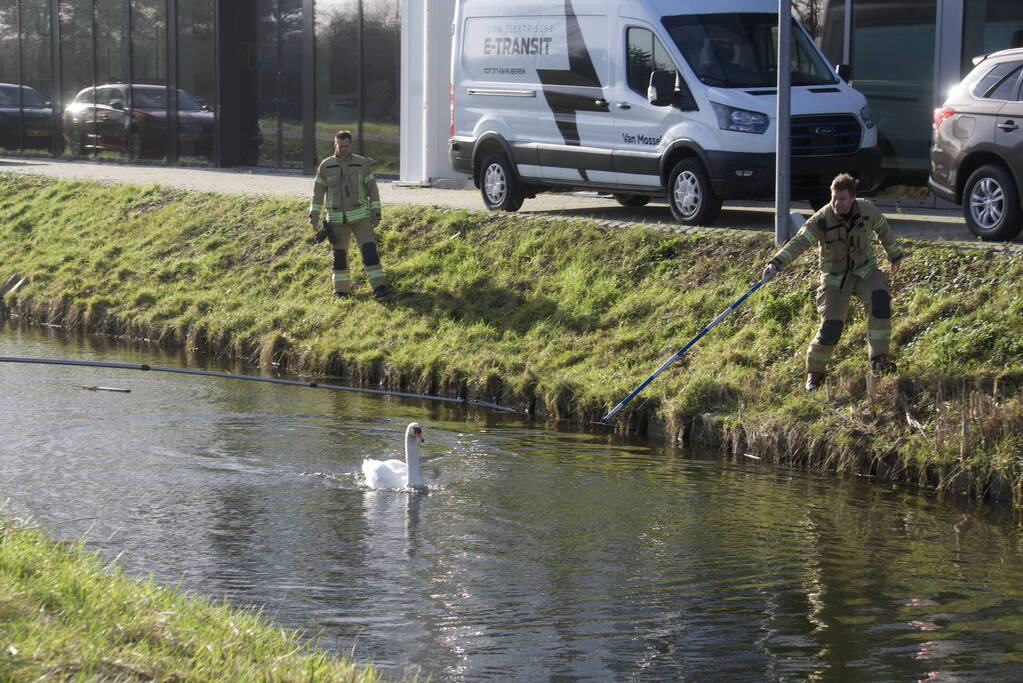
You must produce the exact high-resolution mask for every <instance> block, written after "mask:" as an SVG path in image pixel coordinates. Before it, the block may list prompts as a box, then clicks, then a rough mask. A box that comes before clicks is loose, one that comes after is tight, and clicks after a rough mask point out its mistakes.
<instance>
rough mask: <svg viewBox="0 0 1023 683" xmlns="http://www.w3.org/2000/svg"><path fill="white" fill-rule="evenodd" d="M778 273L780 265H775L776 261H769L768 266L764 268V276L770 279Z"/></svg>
mask: <svg viewBox="0 0 1023 683" xmlns="http://www.w3.org/2000/svg"><path fill="white" fill-rule="evenodd" d="M777 274H778V266H776V265H774V263H768V264H767V267H766V268H764V275H763V277H764V278H766V279H768V280H770V279H771V278H773V277H774V276H775V275H777Z"/></svg>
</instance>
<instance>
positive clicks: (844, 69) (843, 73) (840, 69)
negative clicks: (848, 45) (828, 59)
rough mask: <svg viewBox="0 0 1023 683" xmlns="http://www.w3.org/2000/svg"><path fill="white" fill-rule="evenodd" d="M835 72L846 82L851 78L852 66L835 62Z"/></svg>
mask: <svg viewBox="0 0 1023 683" xmlns="http://www.w3.org/2000/svg"><path fill="white" fill-rule="evenodd" d="M835 73H836V74H838V77H839V78H841V79H842V80H843V81H845V82H846V83H848V82H849V81H851V80H852V67H851V66H849V65H848V64H836V65H835Z"/></svg>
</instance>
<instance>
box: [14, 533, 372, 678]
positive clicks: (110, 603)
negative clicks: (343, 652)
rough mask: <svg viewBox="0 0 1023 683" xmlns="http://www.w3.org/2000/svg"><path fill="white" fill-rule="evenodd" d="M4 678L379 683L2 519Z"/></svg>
mask: <svg viewBox="0 0 1023 683" xmlns="http://www.w3.org/2000/svg"><path fill="white" fill-rule="evenodd" d="M0 648H2V650H0V679H2V680H4V681H29V680H82V681H84V680H89V681H94V680H111V681H114V680H116V681H134V680H159V681H375V680H378V677H377V675H376V674H375V672H374V671H373V669H372V668H371V667H368V668H360V667H357V666H355V665H354V664H352V663H351V662H348V661H342V660H338V659H333V658H331V657H328V656H326V655H325V654H323V653H318V652H316V651H314V650H312V649H311V648H310V647H309V646H307V645H304V644H302V643H301V641H300V639H299V637H298V635H297V634H295V633H289V632H285V631H282V630H280V629H277V628H274V627H273V626H271V625H270V623H269V622H268V620H266V619H265V618H263V617H262V616H261V615H259V614H258V613H255V612H251V611H239V610H232V609H230V608H229V607H227V606H226V605H223V604H216V603H212V602H210V601H208V600H202V599H196V598H189V597H185V596H183V595H181V594H179V593H175V592H173V591H169V590H166V589H164V588H161V587H160V586H158V585H156V584H155V583H154V582H152V581H143V580H139V579H134V578H129V577H126V576H124V575H123V574H121V572H120V570H119V569H116V568H113V567H104V566H103V564H102V563H101V561H100V560H99V558H98V557H97V556H95V555H90V554H88V553H85V552H83V551H82V548H81V546H80V545H63V544H57V543H54V542H52V541H50V540H48V539H47V538H46V537H45V536H43V535H42V534H41V533H40V532H39V531H38V530H35V529H32V528H30V527H25V526H22V525H14V524H12V523H11V522H10V521H8V520H2V519H0Z"/></svg>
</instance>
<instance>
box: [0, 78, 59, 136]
mask: <svg viewBox="0 0 1023 683" xmlns="http://www.w3.org/2000/svg"><path fill="white" fill-rule="evenodd" d="M52 131H53V109H52V108H51V107H50V103H49V102H47V101H46V100H44V99H43V96H42V95H40V94H39V91H38V90H36V89H35V88H30V87H28V86H27V85H21V86H19V85H15V84H13V83H0V149H49V148H50V142H51V140H52V139H53V132H52Z"/></svg>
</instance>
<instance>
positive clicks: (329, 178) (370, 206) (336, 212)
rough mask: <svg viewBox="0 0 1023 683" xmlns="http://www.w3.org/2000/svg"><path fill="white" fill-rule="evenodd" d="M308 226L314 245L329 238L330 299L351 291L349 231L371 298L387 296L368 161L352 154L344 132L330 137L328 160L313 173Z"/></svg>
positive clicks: (373, 182)
mask: <svg viewBox="0 0 1023 683" xmlns="http://www.w3.org/2000/svg"><path fill="white" fill-rule="evenodd" d="M321 213H324V214H325V216H324V223H323V227H322V228H319V230H317V228H318V226H319V221H320V214H321ZM309 222H310V223H311V224H312V226H313V230H316V237H315V238H314V239H315V241H316V242H322V241H323V240H324V239H329V240H330V246H331V247H332V248H333V249H334V273H333V282H334V296H336V297H339V298H341V297H347V296H349V295H351V292H352V280H351V277H350V275H349V273H348V249H349V245H350V242H351V237H352V233H355V240H356V242H357V243H358V245H359V250H360V252H361V253H362V265H363V267H365V269H366V277H367V278H368V279H369V285H370V287H372V288H373V294H375V295H376V297H377V298H378V299H383V298H385V297H387V296H389V294H390V292H389V291H388V289H387V277H386V276H385V274H384V268H383V266H382V265H380V257H379V255H378V254H377V239H376V235H375V234H374V233H373V228H374V227H376V225H377V224H378V223H379V222H380V191H379V190H378V189H377V181H376V178H374V176H373V171H372V169H371V168H370V164H369V159H367V158H366V157H363V156H359V155H358V154H352V134H351V133H350V132H348V131H347V130H342V131H338V133H337V134H336V135H335V136H334V156H331V157H327V158H326V159H324V160H323V161H322V162H321V163H320V167H319V168H318V169H317V170H316V182H315V184H314V185H313V200H312V203H311V204H310V205H309Z"/></svg>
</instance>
